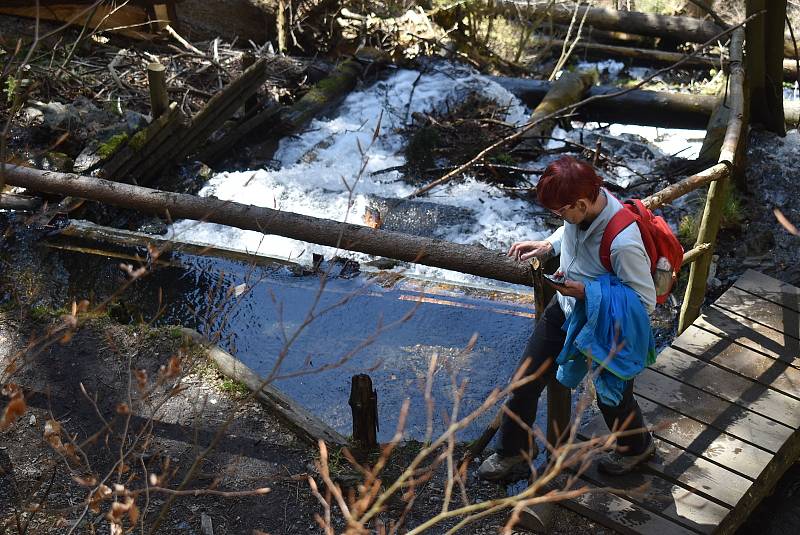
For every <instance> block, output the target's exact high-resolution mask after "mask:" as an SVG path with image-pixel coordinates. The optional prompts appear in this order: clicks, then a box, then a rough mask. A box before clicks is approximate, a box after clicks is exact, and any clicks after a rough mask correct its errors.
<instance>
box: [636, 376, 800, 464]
mask: <svg viewBox="0 0 800 535" xmlns="http://www.w3.org/2000/svg"><path fill="white" fill-rule="evenodd" d="M634 389H635V392H636V393H637V394H639V395H640V396H642V397H646V398H647V399H649V400H651V401H655V402H658V403H661V404H662V405H667V406H669V407H672V408H674V409H675V410H676V411H678V412H680V413H682V414H685V415H687V416H691V417H692V418H695V419H697V420H700V421H701V422H703V423H706V424H708V425H710V426H712V427H716V428H717V429H719V430H720V431H725V432H726V433H729V434H731V435H733V436H735V437H738V438H740V439H742V440H744V441H746V442H750V443H751V444H754V445H756V446H759V447H761V448H763V449H765V450H767V451H770V452H776V451H778V449H779V448H780V447H781V445H782V444H783V442H784V441H785V440H786V439H787V438H789V436H791V434H792V429H791V428H789V427H787V426H785V425H782V424H779V423H778V422H774V421H772V420H770V419H768V418H765V417H763V416H761V415H760V414H756V413H754V412H752V411H748V410H747V409H745V408H743V407H740V406H738V405H734V404H732V403H729V402H727V401H725V400H723V399H720V398H718V397H716V396H713V395H711V394H708V393H706V392H704V391H702V390H700V389H699V388H696V387H694V386H691V385H688V384H686V383H681V382H680V381H676V380H675V379H673V378H671V377H667V376H666V375H663V374H661V373H658V372H656V371H654V370H650V369H646V370H644V371H643V372H642V373H641V374H640V375H639V376H638V377H637V378H636V384H635V387H634Z"/></svg>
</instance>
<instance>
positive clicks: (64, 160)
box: [35, 151, 75, 173]
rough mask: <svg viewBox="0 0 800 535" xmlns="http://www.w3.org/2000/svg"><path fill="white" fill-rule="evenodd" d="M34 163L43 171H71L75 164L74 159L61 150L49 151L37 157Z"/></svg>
mask: <svg viewBox="0 0 800 535" xmlns="http://www.w3.org/2000/svg"><path fill="white" fill-rule="evenodd" d="M35 165H36V167H38V168H40V169H44V170H45V171H59V172H61V173H71V172H72V170H73V168H74V166H75V161H74V160H73V159H72V158H70V157H69V156H67V155H66V154H64V153H63V152H55V151H51V152H48V153H47V154H45V155H44V156H42V157H41V158H40V159H38V161H36V162H35Z"/></svg>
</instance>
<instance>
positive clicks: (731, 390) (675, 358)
mask: <svg viewBox="0 0 800 535" xmlns="http://www.w3.org/2000/svg"><path fill="white" fill-rule="evenodd" d="M650 368H651V369H653V370H657V371H659V372H661V373H663V374H664V375H668V376H669V377H672V378H673V379H677V380H678V381H681V382H682V383H686V384H689V385H692V386H696V387H697V388H699V389H702V390H703V391H705V392H710V393H712V394H715V395H717V396H719V397H721V398H722V399H724V400H726V401H730V402H731V403H735V404H737V405H740V406H741V407H742V408H745V409H747V410H750V411H752V412H754V413H758V414H761V415H762V416H766V417H767V418H770V419H772V420H775V421H776V422H779V423H781V424H783V425H786V426H789V427H791V428H793V429H797V428H798V427H800V401H798V400H797V399H795V398H792V397H790V396H787V395H786V394H783V393H781V392H778V391H777V390H772V389H770V388H769V387H768V386H766V385H763V384H761V383H758V382H756V381H753V380H752V379H748V378H745V377H742V376H740V375H736V374H735V373H732V372H730V371H728V370H725V369H723V368H719V367H717V366H710V365H709V364H708V363H707V362H705V361H703V360H700V359H697V358H695V357H693V356H691V355H690V354H688V353H684V352H683V351H680V350H678V349H674V348H671V347H668V348H666V349H664V350H663V351H662V352H661V354H659V356H658V359H656V362H655V363H653V365H651V366H650Z"/></svg>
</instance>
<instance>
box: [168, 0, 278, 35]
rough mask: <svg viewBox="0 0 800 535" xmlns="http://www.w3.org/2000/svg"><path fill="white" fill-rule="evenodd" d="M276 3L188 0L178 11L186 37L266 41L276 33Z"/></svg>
mask: <svg viewBox="0 0 800 535" xmlns="http://www.w3.org/2000/svg"><path fill="white" fill-rule="evenodd" d="M277 6H278V1H277V0H261V1H256V0H185V1H183V2H181V3H180V4H178V6H177V13H178V17H179V18H180V21H181V27H182V28H184V31H185V33H186V35H184V37H186V38H189V39H194V40H197V39H203V40H206V39H214V38H215V37H222V38H223V39H225V40H226V41H229V42H230V41H232V40H233V39H236V38H238V39H239V40H240V41H243V42H245V43H246V42H247V41H248V40H252V41H254V42H256V43H265V42H267V41H269V40H272V39H274V38H275V37H276V33H277V32H276V12H277Z"/></svg>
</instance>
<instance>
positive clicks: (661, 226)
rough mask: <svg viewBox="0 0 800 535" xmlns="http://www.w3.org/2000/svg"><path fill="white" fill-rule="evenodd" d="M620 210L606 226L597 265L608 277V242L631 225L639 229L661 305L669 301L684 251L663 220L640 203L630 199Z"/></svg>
mask: <svg viewBox="0 0 800 535" xmlns="http://www.w3.org/2000/svg"><path fill="white" fill-rule="evenodd" d="M622 206H623V207H624V209H622V210H620V211H619V212H617V213H616V214H614V216H613V217H612V218H611V221H609V222H608V225H607V226H606V229H605V231H604V232H603V239H602V241H601V242H600V263H601V264H603V267H604V268H606V270H608V271H609V272H610V273H613V272H614V270H613V269H612V267H611V242H613V241H614V238H616V237H617V235H618V234H619V233H620V232H622V231H623V230H625V229H626V228H628V226H629V225H631V224H632V223H634V222H635V223H636V224H637V225H638V226H639V233H640V234H641V235H642V242H643V243H644V248H645V251H647V256H649V257H650V272H651V273H652V275H653V281H654V282H655V286H656V301H657V302H658V303H663V302H664V301H666V300H667V297H669V294H670V292H671V291H672V286H673V285H674V284H675V281H676V280H677V275H676V274H677V273H678V271H679V270H680V269H681V263H682V262H683V247H682V246H681V243H680V242H679V241H678V238H676V237H675V234H673V233H672V229H670V228H669V225H668V224H667V222H666V221H664V218H663V217H661V216H657V215H654V214H653V212H651V211H650V209H649V208H647V207H646V206H645V205H644V203H642V201H640V200H639V199H630V200H627V201H625V202H624V203H622Z"/></svg>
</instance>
